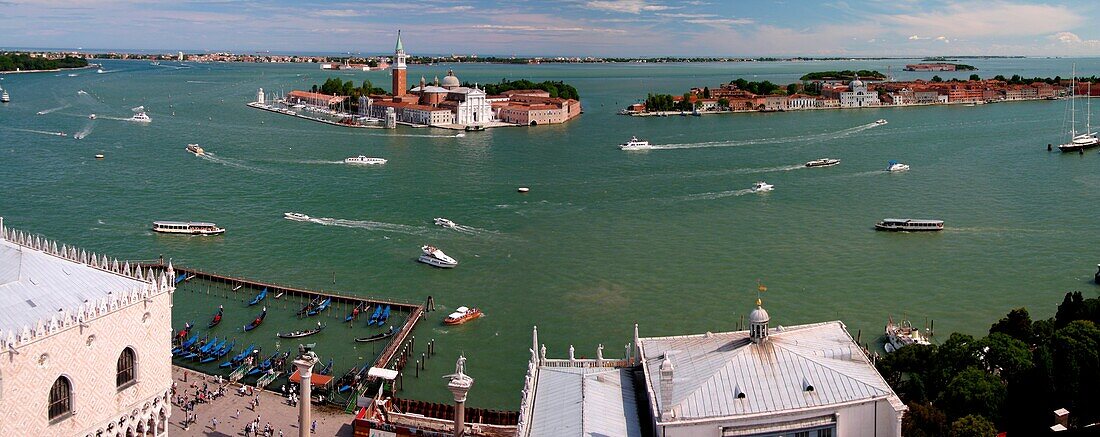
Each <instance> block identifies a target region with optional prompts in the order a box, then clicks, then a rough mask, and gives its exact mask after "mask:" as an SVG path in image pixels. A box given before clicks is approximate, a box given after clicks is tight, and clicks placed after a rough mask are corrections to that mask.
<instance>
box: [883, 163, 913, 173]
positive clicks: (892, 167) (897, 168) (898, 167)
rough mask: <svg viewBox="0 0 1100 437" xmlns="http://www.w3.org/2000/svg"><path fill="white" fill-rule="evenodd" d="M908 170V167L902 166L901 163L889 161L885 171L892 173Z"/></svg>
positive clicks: (906, 165)
mask: <svg viewBox="0 0 1100 437" xmlns="http://www.w3.org/2000/svg"><path fill="white" fill-rule="evenodd" d="M908 170H909V165H908V164H902V163H900V162H897V161H890V162H889V164H887V165H886V171H891V172H894V171H908Z"/></svg>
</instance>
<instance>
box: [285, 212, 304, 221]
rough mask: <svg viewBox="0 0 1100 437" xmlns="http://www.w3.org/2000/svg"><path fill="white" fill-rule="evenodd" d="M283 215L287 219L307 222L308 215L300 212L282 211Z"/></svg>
mask: <svg viewBox="0 0 1100 437" xmlns="http://www.w3.org/2000/svg"><path fill="white" fill-rule="evenodd" d="M283 217H284V218H286V219H287V220H294V221H298V222H308V221H309V216H308V215H305V214H302V213H300V212H284V213H283Z"/></svg>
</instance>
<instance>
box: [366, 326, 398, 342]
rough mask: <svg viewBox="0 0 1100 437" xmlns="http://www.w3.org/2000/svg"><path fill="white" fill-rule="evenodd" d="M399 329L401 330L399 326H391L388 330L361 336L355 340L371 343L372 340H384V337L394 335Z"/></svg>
mask: <svg viewBox="0 0 1100 437" xmlns="http://www.w3.org/2000/svg"><path fill="white" fill-rule="evenodd" d="M397 331H399V329H397V327H395V326H390V329H389V330H388V331H386V332H382V333H378V334H374V335H372V336H369V337H359V338H357V339H355V341H357V342H360V343H369V342H372V341H378V340H384V339H387V338H390V337H393V335H394V334H396V333H397Z"/></svg>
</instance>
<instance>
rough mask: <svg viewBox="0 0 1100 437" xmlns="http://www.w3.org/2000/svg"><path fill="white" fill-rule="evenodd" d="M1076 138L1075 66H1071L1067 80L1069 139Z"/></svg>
mask: <svg viewBox="0 0 1100 437" xmlns="http://www.w3.org/2000/svg"><path fill="white" fill-rule="evenodd" d="M1076 136H1077V64H1073V73H1072V76H1071V77H1070V79H1069V139H1070V140H1071V142H1072V140H1073V137H1076Z"/></svg>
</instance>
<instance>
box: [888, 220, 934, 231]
mask: <svg viewBox="0 0 1100 437" xmlns="http://www.w3.org/2000/svg"><path fill="white" fill-rule="evenodd" d="M875 229H877V230H880V231H942V230H943V220H914V219H891V218H888V219H882V221H881V222H878V223H875Z"/></svg>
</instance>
